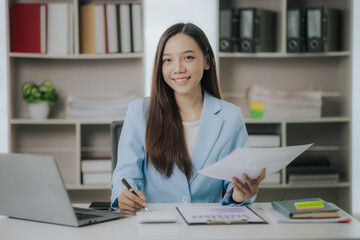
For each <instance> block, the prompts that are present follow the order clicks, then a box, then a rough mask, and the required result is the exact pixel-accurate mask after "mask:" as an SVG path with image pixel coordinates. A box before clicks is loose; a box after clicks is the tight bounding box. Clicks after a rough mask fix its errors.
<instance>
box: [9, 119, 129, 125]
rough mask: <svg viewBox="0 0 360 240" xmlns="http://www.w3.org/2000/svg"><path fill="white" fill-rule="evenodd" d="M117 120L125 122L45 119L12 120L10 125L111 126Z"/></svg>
mask: <svg viewBox="0 0 360 240" xmlns="http://www.w3.org/2000/svg"><path fill="white" fill-rule="evenodd" d="M115 120H124V119H60V118H53V119H51V118H50V119H45V120H32V119H30V118H26V119H19V118H16V119H11V120H10V124H13V125H67V124H69V125H74V124H111V122H112V121H115Z"/></svg>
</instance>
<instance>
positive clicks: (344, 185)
mask: <svg viewBox="0 0 360 240" xmlns="http://www.w3.org/2000/svg"><path fill="white" fill-rule="evenodd" d="M350 186H351V184H350V182H339V183H335V184H334V183H303V184H289V183H286V184H270V183H266V184H260V186H259V188H260V189H261V188H262V189H292V188H347V187H350Z"/></svg>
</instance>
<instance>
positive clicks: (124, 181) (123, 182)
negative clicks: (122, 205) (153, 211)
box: [121, 178, 149, 211]
mask: <svg viewBox="0 0 360 240" xmlns="http://www.w3.org/2000/svg"><path fill="white" fill-rule="evenodd" d="M121 182H122V184H124V186H125V187H126V188H127V189H128V190H129V191H130V192H132V193H133V194H135V196H137V197H139V195H137V193H136V192H135V190H134V189H133V188H132V187H131V186H130V184H129V183H128V182H127V181H126V179H125V178H121ZM144 209H145V210H146V211H149V209H148V208H147V207H144Z"/></svg>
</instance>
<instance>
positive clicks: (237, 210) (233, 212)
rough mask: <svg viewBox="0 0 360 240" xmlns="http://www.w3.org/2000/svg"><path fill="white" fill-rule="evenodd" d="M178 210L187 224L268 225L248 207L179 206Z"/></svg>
mask: <svg viewBox="0 0 360 240" xmlns="http://www.w3.org/2000/svg"><path fill="white" fill-rule="evenodd" d="M177 210H178V211H179V213H180V215H181V216H182V217H183V218H184V220H185V221H186V223H187V224H189V225H191V224H211V223H225V224H232V223H234V224H235V223H266V221H265V220H264V219H262V218H261V217H260V216H258V215H257V214H256V213H255V212H253V211H252V210H251V209H249V208H248V207H246V206H240V207H227V206H218V207H214V206H191V205H189V206H188V205H184V206H178V207H177Z"/></svg>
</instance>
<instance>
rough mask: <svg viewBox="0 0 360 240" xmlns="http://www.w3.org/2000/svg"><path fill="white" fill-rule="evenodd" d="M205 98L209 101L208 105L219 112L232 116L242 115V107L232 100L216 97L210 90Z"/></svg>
mask: <svg viewBox="0 0 360 240" xmlns="http://www.w3.org/2000/svg"><path fill="white" fill-rule="evenodd" d="M205 99H206V101H207V102H208V106H211V108H213V110H214V111H215V112H216V113H217V114H220V115H222V114H226V115H227V114H230V115H232V116H234V115H237V114H240V115H241V109H240V107H238V106H236V105H235V104H233V103H231V102H228V101H225V100H222V99H219V98H216V97H214V96H212V95H211V94H210V93H208V92H206V93H205Z"/></svg>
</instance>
